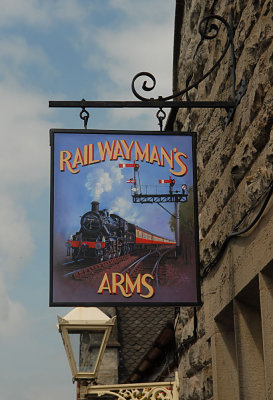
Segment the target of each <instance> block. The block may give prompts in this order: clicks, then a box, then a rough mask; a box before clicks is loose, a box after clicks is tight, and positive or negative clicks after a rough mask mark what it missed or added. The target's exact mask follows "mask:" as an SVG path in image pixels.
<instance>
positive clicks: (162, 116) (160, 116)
mask: <svg viewBox="0 0 273 400" xmlns="http://www.w3.org/2000/svg"><path fill="white" fill-rule="evenodd" d="M156 117H157V119H158V125H159V127H160V132H162V129H163V121H164V119H165V118H166V113H165V111H163V109H162V107H160V108H159V110H158V111H157V113H156Z"/></svg>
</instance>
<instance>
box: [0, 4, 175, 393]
mask: <svg viewBox="0 0 273 400" xmlns="http://www.w3.org/2000/svg"><path fill="white" fill-rule="evenodd" d="M174 7H175V1H174V0H168V1H166V0H138V1H130V0H81V1H80V0H47V1H42V0H24V1H20V0H0V10H1V12H0V110H1V111H0V113H1V149H0V152H1V156H0V169H1V194H0V214H1V227H0V256H1V268H0V320H1V324H0V354H1V360H2V366H1V374H0V386H1V396H0V397H1V399H5V400H13V399H15V398H20V399H21V400H34V399H35V400H36V399H37V398H39V399H40V400H47V399H51V400H59V399H60V398H65V399H74V398H75V390H76V387H75V385H72V383H71V375H70V371H69V367H68V363H67V360H66V357H65V354H64V349H63V345H62V342H61V338H60V335H59V333H58V332H57V329H56V326H55V325H56V322H57V319H56V315H57V314H59V315H61V316H64V315H65V314H66V313H67V312H68V311H69V309H64V308H58V309H57V308H49V307H48V301H49V197H50V196H49V164H50V159H49V154H50V148H49V133H48V132H49V129H50V128H53V127H54V128H76V129H78V128H82V127H83V124H82V121H81V120H80V119H79V110H77V109H59V110H57V109H49V108H48V101H49V100H81V99H82V98H85V99H86V100H102V99H103V100H111V99H117V100H118V99H119V100H132V99H133V95H132V94H131V89H130V85H131V80H132V78H133V76H134V75H135V74H136V73H138V72H140V71H149V72H151V73H153V74H154V75H155V77H156V78H157V82H158V84H157V88H158V90H156V91H154V92H153V95H152V96H153V97H157V96H158V95H163V96H164V95H168V94H170V93H171V85H172V84H171V82H172V72H171V69H172V48H173V24H174ZM154 115H155V110H148V111H144V110H141V109H140V110H133V109H131V110H130V109H127V110H105V109H104V110H91V113H90V121H89V125H88V127H89V128H93V129H95V128H96V129H145V130H157V129H158V126H157V120H156V118H155V116H154ZM101 178H102V180H103V176H102V177H101Z"/></svg>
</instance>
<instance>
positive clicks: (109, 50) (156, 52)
mask: <svg viewBox="0 0 273 400" xmlns="http://www.w3.org/2000/svg"><path fill="white" fill-rule="evenodd" d="M109 6H111V7H113V8H114V9H115V10H118V11H120V10H121V11H122V12H123V13H124V18H123V19H122V20H121V23H120V24H119V25H118V26H115V27H113V26H109V27H108V26H107V25H104V26H102V27H100V28H98V29H97V30H96V31H95V32H94V31H93V32H90V31H89V35H88V34H87V33H85V41H86V43H88V40H87V38H88V39H89V43H90V41H91V42H95V45H96V46H95V47H96V48H97V50H96V51H95V52H94V51H92V53H90V54H89V58H88V65H89V68H91V69H95V70H96V69H97V70H100V71H101V70H102V69H103V71H104V74H105V77H108V78H109V79H108V81H107V79H105V80H103V81H102V82H100V87H99V91H98V96H99V99H103V100H105V99H107V100H131V99H134V100H137V98H136V97H135V96H134V95H133V93H132V92H131V82H132V79H133V78H134V76H135V75H136V74H137V73H139V72H142V71H146V72H150V73H151V74H153V75H154V77H155V79H156V86H155V88H154V89H153V90H152V91H143V90H142V89H141V86H142V84H143V82H144V80H145V78H139V79H138V80H137V81H136V89H137V91H138V92H139V93H140V94H141V95H142V96H143V97H146V98H157V97H158V96H168V95H170V94H172V54H173V24H174V8H175V2H174V1H168V2H166V1H161V0H156V1H149V2H147V1H144V0H139V1H135V2H130V1H127V0H111V1H109ZM109 80H110V83H109ZM146 80H147V85H148V86H150V85H151V82H150V80H149V78H148V79H146ZM154 114H155V113H153V112H151V110H145V109H144V108H141V109H126V110H123V109H113V110H111V113H110V115H111V117H112V119H113V121H114V123H116V124H119V125H121V126H123V125H124V121H126V120H128V121H130V123H131V124H132V123H134V124H136V123H137V124H139V121H140V118H141V117H142V118H145V123H146V126H147V127H148V129H151V128H150V127H153V129H155V130H157V126H156V125H157V120H156V119H155V117H154ZM144 126H145V125H144ZM146 129H147V128H146Z"/></svg>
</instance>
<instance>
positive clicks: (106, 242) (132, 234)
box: [67, 201, 175, 262]
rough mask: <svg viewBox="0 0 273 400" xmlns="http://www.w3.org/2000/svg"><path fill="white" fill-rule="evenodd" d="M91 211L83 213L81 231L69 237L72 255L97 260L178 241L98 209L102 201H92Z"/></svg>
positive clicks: (74, 257) (75, 258) (173, 243)
mask: <svg viewBox="0 0 273 400" xmlns="http://www.w3.org/2000/svg"><path fill="white" fill-rule="evenodd" d="M91 206H92V208H91V211H88V212H86V213H85V214H84V215H83V216H82V217H81V228H80V230H79V232H76V233H75V234H74V235H71V237H70V240H68V241H67V247H68V254H70V251H71V250H72V258H73V259H74V260H77V259H79V258H95V259H96V261H97V262H102V261H104V260H109V259H111V258H115V257H119V256H120V255H123V254H128V253H129V252H130V251H132V250H134V249H136V248H140V247H144V246H156V245H159V244H160V245H162V244H164V245H166V244H168V245H175V242H174V241H172V240H169V239H165V238H162V237H161V236H157V235H154V234H153V233H151V232H148V231H146V230H145V229H143V228H140V227H138V226H137V225H134V224H131V223H130V222H128V221H126V220H125V219H123V218H121V217H120V216H119V215H116V214H109V211H108V210H107V209H103V210H99V203H98V202H97V201H93V202H92V203H91Z"/></svg>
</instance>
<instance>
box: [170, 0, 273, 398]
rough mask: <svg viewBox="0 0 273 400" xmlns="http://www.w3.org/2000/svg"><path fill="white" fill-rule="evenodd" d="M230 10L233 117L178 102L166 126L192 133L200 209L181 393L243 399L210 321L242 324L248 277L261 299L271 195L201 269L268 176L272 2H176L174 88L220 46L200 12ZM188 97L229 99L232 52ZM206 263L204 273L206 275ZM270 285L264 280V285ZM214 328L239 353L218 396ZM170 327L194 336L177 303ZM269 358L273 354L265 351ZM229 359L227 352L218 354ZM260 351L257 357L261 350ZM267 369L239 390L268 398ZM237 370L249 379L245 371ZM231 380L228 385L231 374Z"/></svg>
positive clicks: (256, 201) (272, 155) (196, 74)
mask: <svg viewBox="0 0 273 400" xmlns="http://www.w3.org/2000/svg"><path fill="white" fill-rule="evenodd" d="M231 11H232V15H233V24H234V49H235V57H236V91H238V88H239V87H240V86H241V85H242V84H243V83H244V84H245V85H246V93H245V95H244V96H243V97H242V99H241V101H240V104H239V105H238V107H237V109H236V111H235V114H234V117H233V120H232V122H231V123H229V124H228V125H227V126H225V119H226V115H227V113H226V111H225V110H221V109H191V110H188V109H181V110H179V112H178V113H177V115H176V118H175V122H174V124H173V129H174V130H184V131H185V130H188V129H189V130H191V131H195V132H197V135H198V144H197V164H198V165H197V171H198V208H199V238H200V261H201V275H202V274H203V279H202V287H201V292H202V302H203V305H202V306H201V307H198V309H197V320H198V327H197V339H194V340H193V341H192V342H191V344H190V345H187V346H184V347H183V346H182V348H183V349H182V350H183V351H182V354H181V360H180V366H179V373H180V383H181V398H182V399H183V400H193V399H200V400H203V399H212V398H213V399H218V398H219V399H220V398H221V399H222V398H223V399H224V398H232V399H235V398H239V396H241V397H240V398H246V397H243V396H244V395H245V394H246V393H247V392H246V390H247V389H245V386H247V384H245V383H242V379H243V378H242V373H241V371H240V370H239V369H240V368H239V367H240V365H241V364H240V362H241V361H240V360H241V358H240V354H241V352H240V349H238V343H235V344H234V346H235V347H236V348H235V347H234V346H233V342H232V341H233V336H230V337H229V336H228V334H227V335H226V336H223V334H222V332H223V331H221V329H222V328H221V327H222V325H221V324H222V322H221V321H220V322H219V321H218V320H217V318H218V317H217V316H219V315H225V318H226V315H231V319H230V320H231V321H232V323H231V325H232V328H231V331H232V332H233V330H234V331H236V329H237V328H238V327H237V325H236V324H238V326H239V328H240V329H242V324H241V322H240V318H237V317H236V315H237V316H238V315H241V314H240V313H243V311H242V310H243V307H242V306H241V303H240V305H239V306H238V304H237V303H236V302H237V301H240V297H239V296H240V293H244V290H245V291H246V289H245V288H247V287H248V285H249V284H250V282H252V281H253V280H255V282H256V281H257V285H258V286H257V287H258V289H257V290H258V295H257V296H258V297H257V298H256V303H257V302H259V307H260V305H261V307H262V305H263V304H262V301H261V298H262V297H261V294H260V295H259V293H262V288H263V282H264V271H265V268H267V270H266V271H267V273H268V266H269V265H271V262H272V259H273V248H272V244H271V235H270V230H271V229H272V226H273V217H272V212H271V211H270V207H271V205H270V203H269V206H268V207H267V209H266V211H265V213H264V214H263V215H262V219H261V220H262V221H261V222H260V221H259V222H258V223H257V224H255V226H254V228H253V229H252V230H251V231H250V232H248V233H247V234H246V235H244V236H240V237H237V238H233V239H231V240H230V241H229V243H228V246H227V249H226V250H225V252H224V253H223V256H222V257H221V258H219V260H218V262H217V263H216V265H213V266H211V268H206V266H207V265H208V264H209V263H210V262H211V261H212V260H213V258H214V257H215V256H216V255H217V254H218V253H219V250H220V249H221V246H222V244H223V243H224V241H225V239H226V238H227V237H228V235H230V234H231V233H232V232H233V231H234V230H238V231H240V230H242V229H244V228H245V227H247V226H248V225H249V223H250V222H251V221H252V220H253V218H255V215H256V214H257V210H259V207H260V205H261V204H262V202H263V200H264V197H265V194H266V193H267V191H268V187H269V185H270V183H271V181H272V177H273V163H272V161H273V140H272V137H273V132H272V120H273V107H272V106H273V101H272V99H273V89H272V82H273V41H272V32H273V4H272V1H271V0H234V1H229V0H223V1H220V0H214V1H212V0H211V1H200V0H199V1H198V0H191V1H190V0H184V1H181V0H180V1H179V0H178V1H177V12H179V13H181V15H176V26H175V33H176V36H175V46H174V48H175V54H174V92H177V91H178V90H182V89H183V88H184V87H185V86H186V81H187V78H188V77H189V76H192V78H191V81H190V82H191V83H192V82H194V81H196V80H198V79H199V78H200V77H201V76H202V74H204V73H205V72H206V71H207V70H208V69H209V68H211V67H212V65H213V63H215V61H216V60H217V59H218V58H219V57H220V55H221V50H222V49H223V48H224V45H225V42H226V32H225V29H222V28H221V30H220V32H219V34H218V36H217V38H215V39H214V40H203V41H201V42H200V35H199V33H198V25H199V22H200V21H201V19H202V18H203V17H204V16H206V15H208V14H211V13H212V14H217V15H219V16H221V17H223V18H225V20H226V21H228V22H229V21H230V12H231ZM189 97H190V99H191V100H212V101H215V100H219V101H227V100H231V99H232V74H231V57H230V51H228V53H227V54H226V56H225V58H224V59H223V61H222V63H221V65H220V67H219V68H218V69H217V70H215V71H214V72H213V73H212V74H211V75H210V76H209V77H208V78H207V79H206V80H205V81H203V82H202V83H201V84H200V85H199V86H198V89H196V88H194V89H193V90H191V91H190V93H189ZM183 100H185V98H183ZM268 210H269V211H268ZM270 268H271V267H270ZM204 271H206V272H208V273H206V275H204ZM269 286H270V284H268V283H267V288H268V287H269ZM259 291H260V292H259ZM244 296H245V295H244ZM250 297H251V296H250ZM245 298H247V299H248V297H244V299H245ZM238 299H239V300H238ZM247 301H248V300H247ZM244 302H245V300H244ZM260 302H261V303H260ZM249 304H251V301H250V303H249ZM230 307H231V308H232V310H231V311H230ZM264 307H265V306H264ZM223 310H225V314H223V312H224V311H223ZM238 310H239V311H238ZM259 310H260V309H259ZM237 311H238V312H239V314H238V312H237ZM230 312H231V314H229V313H230ZM264 312H265V308H261V311H259V312H258V313H259V315H260V317H259V318H260V319H261V321H262V322H261V327H262V335H263V336H262V339H263V340H262V341H263V346H264V349H263V352H264V353H265V343H267V337H266V335H265V327H264V324H265V322H263V321H264V319H265V317H264ZM242 315H243V316H245V314H242ZM257 315H258V314H257ZM268 315H269V314H267V318H268ZM269 317H270V318H272V319H273V315H271V314H270V315H269ZM219 318H220V317H219ZM236 318H237V319H236ZM257 318H258V317H257ZM234 324H235V325H234ZM224 325H225V323H224V324H223V326H224ZM239 328H238V329H239ZM218 332H220V333H221V334H222V336H221V338H222V339H223V337H224V340H223V342H221V343H222V345H223V346H224V345H225V346H227V347H225V349H226V348H229V346H231V345H232V346H233V347H234V349H235V350H234V351H235V353H236V354H235V358H236V357H237V361H236V363H237V364H236V363H235V364H236V368H235V370H236V371H235V372H234V374H235V375H234V376H235V378H234V379H235V381H236V382H237V380H236V379H237V378H236V377H237V375H238V380H239V384H238V385H237V383H236V384H234V387H235V386H236V385H237V386H238V388H237V386H236V388H237V389H236V388H235V389H234V391H233V392H231V393H230V396H231V397H221V396H222V395H221V390H220V389H219V386H220V383H221V382H222V381H221V379H222V377H221V376H220V375H221V373H220V372H219V371H220V368H221V367H220V366H219V365H220V364H219V360H220V358H221V357H220V356H219V352H218V350H217V349H218V348H217V343H218V342H219V341H217V340H218V339H217V338H218V336H217V334H218ZM225 332H230V330H226V331H225ZM236 332H237V331H236ZM240 332H241V331H240ZM176 334H177V340H178V342H179V343H180V344H181V343H183V342H184V343H186V339H187V338H188V337H190V336H192V334H193V310H192V308H181V310H180V319H179V323H178V325H177V333H176ZM232 346H231V347H232ZM233 347H232V349H233ZM242 347H243V346H242ZM272 349H273V346H272ZM232 351H233V350H230V351H228V352H227V354H229V355H230V354H232ZM261 351H262V350H261ZM271 356H272V357H273V350H272V354H271ZM238 357H239V358H238ZM272 357H271V358H272ZM227 358H228V356H226V358H225V360H227ZM231 358H232V357H231ZM262 359H263V363H265V362H266V357H265V355H263V356H262ZM217 360H218V361H217ZM217 362H218V364H217ZM223 362H224V361H223ZM226 362H227V361H226ZM230 362H232V361H230ZM226 368H227V369H228V368H230V369H232V366H231V365H229V364H228V362H227V364H226ZM261 368H263V366H261ZM224 373H225V371H224ZM257 375H259V374H258V373H257ZM269 375H270V374H269V373H268V372H267V368H266V366H264V372H263V376H264V377H265V378H264V379H265V381H264V380H260V381H259V382H264V383H261V385H260V386H261V389H259V390H261V392H257V393H256V392H255V390H254V391H252V394H251V393H250V397H247V398H248V400H249V399H252V398H253V399H254V398H263V397H255V396H257V395H260V394H259V393H266V394H264V398H266V396H268V397H267V398H273V397H270V395H269V393H271V394H272V393H273V392H272V390H273V389H272V386H273V381H272V377H270V376H269ZM245 376H248V379H250V378H249V377H250V376H251V374H249V375H247V374H246V375H244V377H245ZM223 379H224V378H223ZM230 379H231V380H230V383H232V377H231V378H230ZM244 379H245V378H244ZM257 379H258V378H257ZM261 379H262V378H261ZM270 379H271V380H270ZM248 383H249V384H250V382H248ZM221 384H223V385H224V383H221ZM230 386H232V385H230ZM250 386H251V385H250ZM256 386H259V384H257V385H256ZM262 386H264V388H262ZM257 390H258V389H257ZM213 392H214V393H213ZM242 394H243V395H242ZM232 396H233V397H232ZM253 396H254V397H253Z"/></svg>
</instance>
